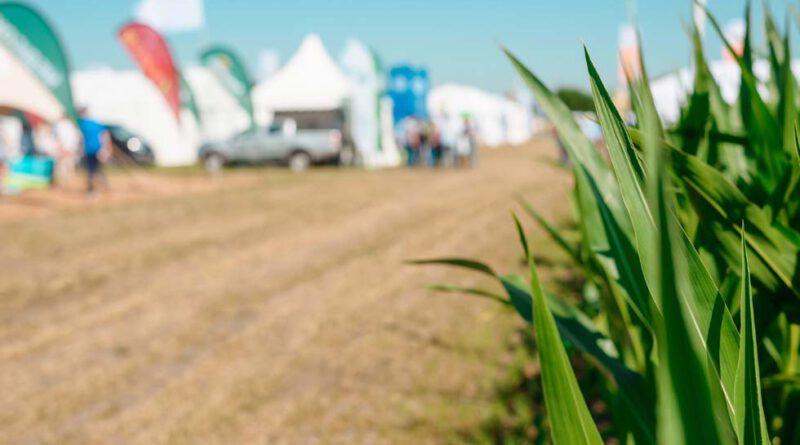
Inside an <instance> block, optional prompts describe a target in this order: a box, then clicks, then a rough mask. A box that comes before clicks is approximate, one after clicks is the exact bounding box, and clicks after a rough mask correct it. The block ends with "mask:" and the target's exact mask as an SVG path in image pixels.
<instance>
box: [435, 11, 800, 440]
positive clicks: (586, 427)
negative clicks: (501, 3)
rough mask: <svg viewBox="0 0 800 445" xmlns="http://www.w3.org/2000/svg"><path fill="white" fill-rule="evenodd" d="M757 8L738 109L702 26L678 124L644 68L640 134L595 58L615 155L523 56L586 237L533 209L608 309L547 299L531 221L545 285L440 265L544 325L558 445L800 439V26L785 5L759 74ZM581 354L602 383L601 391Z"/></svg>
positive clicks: (550, 409)
mask: <svg viewBox="0 0 800 445" xmlns="http://www.w3.org/2000/svg"><path fill="white" fill-rule="evenodd" d="M746 16H747V24H748V30H747V41H746V44H745V52H744V54H743V55H742V56H741V57H738V58H737V63H738V64H739V67H740V68H741V77H742V83H741V85H742V86H741V94H740V98H739V101H738V103H737V104H736V105H733V106H732V105H730V104H727V103H725V101H724V100H722V96H721V94H720V88H719V85H717V84H716V83H715V80H714V78H713V77H712V76H711V74H710V70H709V69H708V63H707V62H706V59H705V55H704V52H703V47H702V44H701V40H700V38H699V33H698V32H697V31H696V30H695V31H694V33H693V35H692V46H693V48H694V52H695V57H694V60H695V66H696V70H695V71H696V74H695V80H694V91H693V92H692V93H691V95H690V97H689V100H688V101H687V105H686V107H685V109H684V110H683V112H682V115H681V119H680V121H679V122H677V123H676V124H675V125H674V126H672V127H670V128H667V127H665V126H664V124H663V123H662V122H661V121H660V119H659V118H658V116H657V113H656V110H655V105H654V102H653V98H652V96H651V94H650V87H649V81H648V79H647V75H646V72H647V71H646V69H645V67H644V66H642V67H641V68H642V69H641V72H642V73H645V74H643V75H642V77H641V78H640V79H638V80H635V81H634V82H633V84H632V85H630V88H629V91H630V94H631V95H632V97H631V103H632V104H634V111H635V113H636V117H637V127H636V128H635V129H634V128H629V127H627V126H626V124H625V122H624V121H623V120H622V118H621V116H620V113H619V111H618V110H617V109H616V107H615V106H614V104H613V102H612V101H611V95H610V94H609V92H608V90H607V89H606V87H605V85H604V83H603V81H602V79H601V78H600V76H599V74H598V72H597V70H596V69H595V67H594V64H593V62H592V60H591V58H590V57H589V54H588V51H587V53H586V63H587V68H588V72H589V79H590V83H591V86H592V95H593V101H594V106H593V109H594V110H595V111H596V113H597V116H598V120H599V122H600V124H601V126H602V127H603V132H604V135H605V139H606V146H607V147H608V159H606V158H604V157H603V156H601V155H600V154H599V153H598V152H597V151H596V150H595V148H594V146H593V144H592V143H591V142H590V141H588V140H587V139H586V138H585V137H584V136H583V135H582V134H581V132H580V131H579V129H578V127H577V124H576V123H575V121H574V120H573V118H572V115H571V112H570V108H571V107H570V104H567V103H565V102H567V101H566V100H564V99H563V98H562V97H561V94H554V93H552V92H551V91H550V90H549V89H548V88H547V87H546V86H545V85H544V83H543V82H541V81H540V80H539V79H538V78H537V77H536V76H535V75H534V74H533V73H531V72H530V71H529V70H528V69H527V68H526V67H525V66H524V65H523V64H522V63H521V62H520V61H519V60H518V59H517V58H515V57H514V56H513V55H512V54H510V53H508V52H507V55H508V57H509V60H510V61H511V63H512V65H514V67H515V68H516V69H517V71H518V72H519V73H520V75H521V76H522V78H523V79H524V80H525V82H526V83H527V84H528V86H529V87H530V88H531V91H532V92H533V93H534V95H535V96H536V98H537V101H538V102H539V104H540V105H541V106H542V109H543V110H544V111H545V112H546V113H547V114H548V115H549V116H550V118H551V119H552V120H553V123H554V125H555V127H556V130H557V131H558V133H559V137H560V138H561V140H562V141H563V142H564V145H565V148H566V150H567V152H568V154H569V156H570V158H571V160H572V173H573V175H574V178H575V197H576V212H577V215H576V223H577V227H578V228H579V231H580V236H581V239H580V242H578V243H575V242H574V241H570V240H568V239H567V237H565V236H563V234H562V233H561V232H560V231H559V229H558V228H557V227H556V226H555V225H553V224H552V223H550V222H548V221H547V220H546V219H545V217H544V216H543V215H541V214H540V213H539V212H537V211H536V209H534V208H533V207H532V206H530V205H529V204H527V203H525V202H524V201H523V202H522V204H523V209H524V210H525V211H526V213H528V214H529V215H530V216H531V217H532V218H533V219H534V220H535V221H536V222H537V223H538V224H539V225H541V226H542V227H543V228H544V229H545V231H546V232H547V233H548V234H549V235H550V236H551V237H552V238H553V240H554V241H555V243H556V244H557V245H558V246H559V247H560V248H561V249H563V250H564V251H565V252H566V253H567V254H568V256H569V258H570V259H571V260H572V261H573V262H574V265H575V267H576V268H577V269H578V270H580V272H581V273H582V274H583V276H584V277H585V279H586V284H587V288H590V289H594V290H595V291H596V292H598V293H597V298H596V299H595V300H596V302H595V303H594V304H592V305H589V304H587V303H586V302H585V301H584V302H575V301H573V300H571V299H567V298H561V297H557V296H554V295H552V294H549V293H547V292H546V291H545V289H544V288H543V286H542V283H541V282H540V280H539V276H538V272H537V269H536V266H535V265H534V262H533V255H532V253H531V252H530V251H529V249H528V245H527V242H526V240H525V235H524V230H523V227H522V225H521V224H520V223H519V221H517V220H516V218H515V223H516V225H517V228H518V230H519V233H520V240H521V243H522V247H523V252H524V254H525V257H526V259H527V261H528V265H529V269H530V281H526V280H525V279H523V278H522V277H521V276H518V275H514V274H511V275H498V274H497V273H495V272H494V270H493V269H492V268H491V267H489V266H487V265H485V264H483V263H480V262H477V261H472V260H465V259H445V260H433V261H427V262H425V263H439V264H444V265H449V266H456V267H462V268H467V269H470V270H474V271H477V272H480V273H483V274H486V275H489V276H491V277H493V278H494V279H496V280H497V282H498V283H499V286H498V287H499V288H502V290H503V291H502V292H491V291H483V290H476V289H459V288H455V287H452V286H440V287H439V289H442V290H447V291H451V292H454V291H455V292H461V293H466V294H472V295H477V296H480V297H483V298H490V299H492V300H495V301H499V302H501V303H502V304H505V305H507V306H508V307H510V308H513V309H514V310H516V311H517V313H518V314H519V315H520V316H521V317H522V318H523V319H524V320H525V321H526V322H528V323H530V324H531V325H532V330H533V332H534V333H535V338H536V343H537V351H538V358H539V365H540V368H541V378H540V379H539V381H538V383H539V384H540V385H541V389H542V393H541V394H543V399H544V405H545V406H546V412H547V415H548V417H547V420H548V423H549V431H548V434H549V437H550V438H551V439H552V441H553V442H554V443H556V444H583V443H598V442H602V441H603V440H605V439H609V438H612V437H613V438H615V439H616V440H617V441H619V442H623V443H636V444H656V443H658V444H662V443H665V444H672V443H674V444H718V443H719V444H734V443H738V444H742V445H744V444H767V443H780V444H800V427H798V422H797V419H800V366H798V365H799V363H798V354H800V205H799V204H798V196H799V194H798V191H799V190H800V185H798V184H800V131H798V108H797V102H798V97H797V96H798V89H797V85H796V80H795V79H794V76H793V75H792V74H791V73H792V71H791V59H790V55H791V46H790V39H789V37H788V34H789V30H788V29H787V30H785V31H784V33H783V34H781V32H780V30H779V29H778V26H777V25H776V24H775V23H774V21H773V20H772V18H771V16H770V14H769V13H767V14H765V21H766V23H765V26H764V30H765V33H766V34H767V36H766V39H765V41H766V44H767V46H768V48H767V50H766V51H764V52H763V53H764V54H768V55H769V62H770V67H771V77H770V79H769V80H768V81H767V82H766V83H765V84H763V83H761V82H760V81H759V80H758V79H757V78H756V76H755V75H754V73H753V54H754V53H757V52H758V51H754V49H753V48H752V46H751V44H750V41H749V40H750V36H751V33H750V19H749V17H750V13H749V7H748V11H747V12H746ZM710 22H711V24H712V27H713V28H714V29H716V30H717V31H718V32H719V34H720V36H721V35H722V33H721V30H720V28H719V26H718V24H717V21H716V20H715V19H714V18H713V17H710ZM726 44H727V42H726ZM729 46H730V45H729ZM642 60H644V59H643V58H642ZM643 65H644V64H643ZM762 91H769V92H770V94H769V95H762ZM503 294H504V295H503ZM570 349H572V350H574V351H575V352H578V353H579V354H580V357H581V359H582V360H584V361H585V363H589V364H590V365H591V366H592V367H593V368H594V369H595V370H596V371H597V372H598V375H601V376H602V377H603V378H602V379H600V380H597V381H593V382H592V386H590V387H587V382H584V381H582V380H581V379H582V378H583V377H584V376H586V375H588V374H587V373H585V372H576V370H574V369H573V368H574V366H575V363H578V362H580V361H577V362H576V360H575V359H574V357H573V358H572V360H570V355H569V354H568V351H569V350H570ZM571 363H572V365H571ZM587 391H588V392H587ZM537 394H538V393H537ZM597 397H599V398H601V399H602V401H603V402H604V404H605V406H608V407H609V413H608V414H609V416H610V418H611V422H612V427H611V428H610V429H607V428H598V427H596V426H595V425H596V422H597V421H598V418H597V413H596V412H594V411H593V410H590V409H589V407H588V405H591V403H590V404H588V405H587V402H586V401H587V400H593V398H597ZM538 405H539V404H538V402H536V401H534V402H532V403H531V406H538ZM532 426H533V425H532ZM540 426H541V423H539V424H537V425H536V428H539V427H540Z"/></svg>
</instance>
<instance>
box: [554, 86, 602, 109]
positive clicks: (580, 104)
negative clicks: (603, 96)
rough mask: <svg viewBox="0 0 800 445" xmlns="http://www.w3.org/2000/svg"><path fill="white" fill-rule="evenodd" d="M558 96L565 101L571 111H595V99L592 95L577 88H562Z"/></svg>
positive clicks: (557, 92)
mask: <svg viewBox="0 0 800 445" xmlns="http://www.w3.org/2000/svg"><path fill="white" fill-rule="evenodd" d="M556 96H558V98H559V99H561V101H562V102H564V105H566V106H567V108H569V109H570V110H571V111H578V112H593V111H594V101H593V100H592V95H591V94H588V93H586V92H585V91H583V90H579V89H577V88H560V89H559V90H558V91H556Z"/></svg>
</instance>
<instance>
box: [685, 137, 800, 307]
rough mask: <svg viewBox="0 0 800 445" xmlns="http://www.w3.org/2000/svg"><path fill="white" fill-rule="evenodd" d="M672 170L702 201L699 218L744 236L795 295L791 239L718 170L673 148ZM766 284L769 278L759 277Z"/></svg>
mask: <svg viewBox="0 0 800 445" xmlns="http://www.w3.org/2000/svg"><path fill="white" fill-rule="evenodd" d="M672 154H673V165H674V167H675V171H676V172H677V173H678V175H679V176H680V177H681V178H682V179H683V181H684V183H685V184H686V185H687V186H688V188H689V189H690V190H691V191H692V192H694V195H695V197H696V199H697V200H698V201H699V202H701V203H702V204H705V206H703V207H702V208H700V209H699V210H700V211H702V217H703V218H707V219H709V220H712V221H718V222H724V223H725V225H724V226H725V227H727V228H728V230H731V231H733V230H735V231H736V232H737V233H739V236H742V235H744V236H745V239H746V241H747V244H748V246H749V247H750V249H751V250H752V251H753V252H755V253H756V257H757V258H758V259H759V260H760V261H761V262H762V263H763V264H764V265H765V266H766V268H767V269H768V270H769V271H770V272H771V273H772V274H774V276H775V278H777V279H778V280H779V282H780V283H782V285H784V286H785V287H787V288H788V289H790V290H791V291H792V292H794V293H795V294H796V295H797V289H798V288H800V287H798V284H799V283H800V271H798V269H797V261H798V254H799V253H800V249H798V248H797V246H796V245H794V243H792V242H791V239H789V238H787V236H786V235H784V234H783V233H781V231H780V230H778V229H776V228H774V227H772V224H771V223H770V221H769V216H768V215H767V214H765V212H764V211H763V209H761V208H759V207H757V206H756V205H754V204H752V203H751V202H750V201H749V200H748V198H747V196H745V195H744V194H743V193H742V192H741V191H740V190H739V189H738V188H737V187H736V186H735V185H733V184H731V183H730V182H729V181H728V180H727V179H726V178H725V177H724V176H723V175H722V174H721V173H719V171H717V170H715V169H714V168H712V167H711V166H709V165H708V164H705V163H704V162H702V161H700V160H699V159H697V158H695V157H693V156H691V155H688V154H686V153H682V152H681V151H679V150H672ZM742 220H744V221H745V222H746V223H747V227H748V228H749V230H748V232H747V234H741V233H740V229H741V227H740V224H741V221H742ZM758 278H759V280H760V281H762V282H764V283H765V284H768V283H770V277H763V276H759V277H758Z"/></svg>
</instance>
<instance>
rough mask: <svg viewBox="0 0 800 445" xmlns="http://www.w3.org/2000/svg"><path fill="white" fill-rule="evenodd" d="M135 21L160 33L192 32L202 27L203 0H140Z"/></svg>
mask: <svg viewBox="0 0 800 445" xmlns="http://www.w3.org/2000/svg"><path fill="white" fill-rule="evenodd" d="M134 16H135V17H136V20H138V21H140V22H142V23H145V24H148V25H150V26H152V27H153V28H155V29H156V30H158V31H160V32H165V33H166V32H180V31H192V30H196V29H200V28H202V27H203V24H204V22H205V15H204V12H203V0H141V1H140V2H139V4H138V5H137V6H136V11H134Z"/></svg>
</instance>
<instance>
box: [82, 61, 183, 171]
mask: <svg viewBox="0 0 800 445" xmlns="http://www.w3.org/2000/svg"><path fill="white" fill-rule="evenodd" d="M71 80H72V87H73V92H74V94H75V102H76V103H78V104H80V105H81V106H85V107H87V109H88V112H89V115H90V116H91V117H93V118H96V119H98V120H99V121H101V122H102V123H104V124H108V125H112V124H113V125H120V126H122V127H125V128H126V129H128V130H130V131H131V132H133V133H134V134H136V135H138V136H140V137H141V138H142V139H143V140H144V141H145V142H147V143H148V144H149V145H150V146H151V147H152V148H153V152H154V154H155V156H156V162H157V163H158V164H159V165H168V166H173V165H187V164H191V163H193V162H195V160H196V159H197V147H198V145H199V129H198V125H197V122H195V120H194V117H193V116H192V115H191V113H190V112H189V111H188V110H185V109H184V110H183V112H182V115H181V123H180V125H179V124H178V122H177V121H176V119H175V116H174V115H173V114H172V112H171V110H170V109H169V106H167V103H166V101H165V100H164V98H163V96H162V95H161V94H160V93H159V92H158V90H157V89H156V87H155V86H154V85H153V84H152V82H150V81H149V80H148V79H147V78H145V77H144V76H143V75H142V74H141V73H139V72H138V71H114V70H110V69H96V70H87V71H78V72H75V73H73V74H72V79H71Z"/></svg>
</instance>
